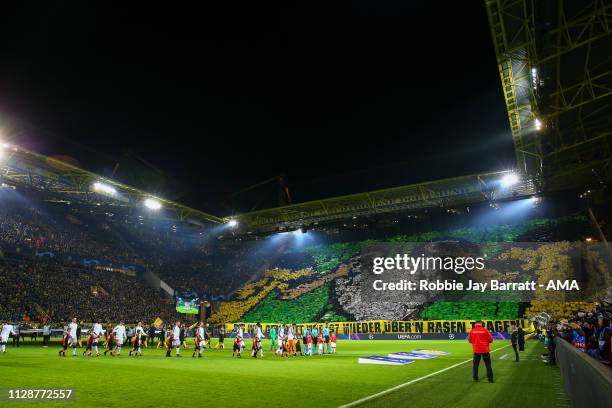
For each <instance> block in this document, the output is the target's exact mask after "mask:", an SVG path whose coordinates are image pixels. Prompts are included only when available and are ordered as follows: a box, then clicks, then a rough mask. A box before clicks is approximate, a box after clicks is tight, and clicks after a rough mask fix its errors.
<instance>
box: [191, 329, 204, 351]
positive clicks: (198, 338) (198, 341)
mask: <svg viewBox="0 0 612 408" xmlns="http://www.w3.org/2000/svg"><path fill="white" fill-rule="evenodd" d="M199 328H200V326H198V329H196V333H195V337H194V341H195V346H194V348H193V353H192V354H191V357H195V356H196V354H197V355H198V358H202V353H201V351H202V342H203V341H204V340H203V339H202V335H201V333H200V330H199Z"/></svg>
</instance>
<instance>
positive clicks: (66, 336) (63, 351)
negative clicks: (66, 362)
mask: <svg viewBox="0 0 612 408" xmlns="http://www.w3.org/2000/svg"><path fill="white" fill-rule="evenodd" d="M69 338H70V334H69V333H68V332H67V331H64V335H63V336H62V341H61V343H60V344H61V346H62V349H61V350H60V351H59V355H60V357H66V350H67V349H68V339H69Z"/></svg>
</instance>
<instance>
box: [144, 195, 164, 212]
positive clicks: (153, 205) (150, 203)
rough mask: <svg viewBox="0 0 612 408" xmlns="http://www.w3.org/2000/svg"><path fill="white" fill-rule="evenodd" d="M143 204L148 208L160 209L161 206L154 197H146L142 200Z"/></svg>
mask: <svg viewBox="0 0 612 408" xmlns="http://www.w3.org/2000/svg"><path fill="white" fill-rule="evenodd" d="M144 206H145V207H147V208H148V209H149V210H154V211H157V210H160V209H161V208H162V204H161V203H160V202H159V201H157V200H156V199H154V198H147V199H146V200H144Z"/></svg>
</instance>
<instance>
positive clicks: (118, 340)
mask: <svg viewBox="0 0 612 408" xmlns="http://www.w3.org/2000/svg"><path fill="white" fill-rule="evenodd" d="M113 334H114V335H115V352H114V353H111V355H113V356H118V355H120V354H121V346H123V341H124V340H125V339H126V335H125V325H124V324H123V322H119V324H118V325H117V326H115V328H114V329H113Z"/></svg>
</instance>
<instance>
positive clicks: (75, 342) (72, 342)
mask: <svg viewBox="0 0 612 408" xmlns="http://www.w3.org/2000/svg"><path fill="white" fill-rule="evenodd" d="M77 330H79V325H78V324H77V319H76V317H75V318H74V319H72V322H71V323H70V324H69V325H68V347H70V346H72V355H73V356H75V357H76V352H77V348H79V339H78V338H77Z"/></svg>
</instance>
